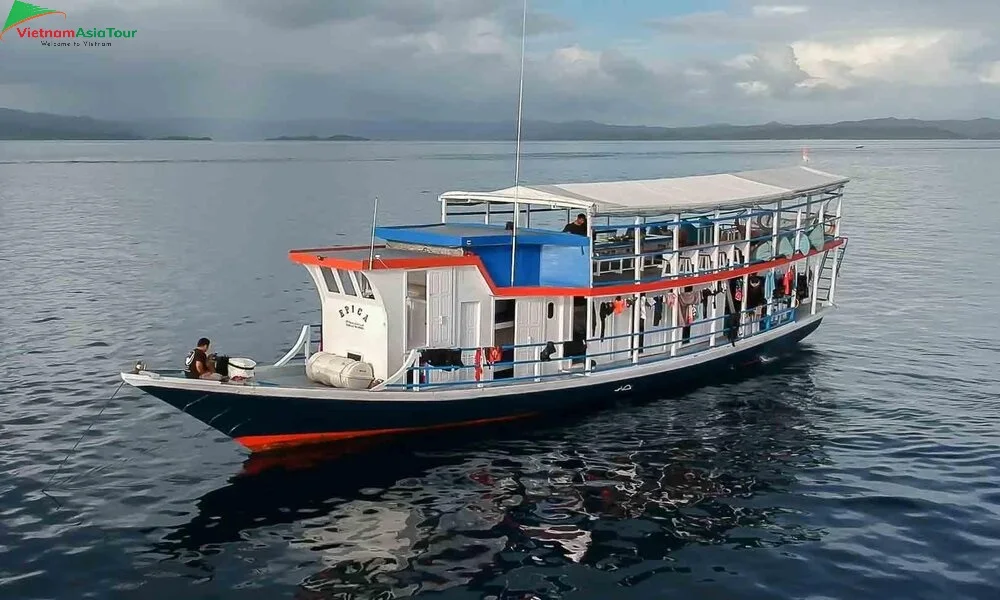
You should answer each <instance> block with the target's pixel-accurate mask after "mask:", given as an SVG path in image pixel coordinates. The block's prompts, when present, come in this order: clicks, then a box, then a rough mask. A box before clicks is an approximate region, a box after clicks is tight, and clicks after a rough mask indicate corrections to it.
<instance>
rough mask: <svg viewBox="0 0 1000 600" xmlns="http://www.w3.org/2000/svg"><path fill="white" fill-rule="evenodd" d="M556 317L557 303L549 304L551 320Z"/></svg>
mask: <svg viewBox="0 0 1000 600" xmlns="http://www.w3.org/2000/svg"><path fill="white" fill-rule="evenodd" d="M555 315H556V305H555V302H549V318H550V319H551V318H552V317H554V316H555Z"/></svg>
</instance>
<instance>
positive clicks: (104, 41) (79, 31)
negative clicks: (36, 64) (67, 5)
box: [0, 0, 137, 47]
mask: <svg viewBox="0 0 1000 600" xmlns="http://www.w3.org/2000/svg"><path fill="white" fill-rule="evenodd" d="M48 15H62V16H63V18H64V19H65V18H66V13H64V12H63V11H61V10H53V9H51V8H45V7H43V6H38V5H35V4H29V3H28V2H21V0H14V4H12V5H11V7H10V12H9V13H8V14H7V20H6V21H5V22H4V24H3V30H2V31H0V40H2V39H3V37H4V34H5V33H7V32H8V31H10V30H11V29H14V30H15V31H16V32H17V37H19V38H27V39H37V40H40V41H41V43H42V45H43V46H64V47H81V46H86V47H101V46H110V45H111V40H122V39H132V38H134V37H135V34H136V32H137V30H135V29H119V28H117V27H91V28H84V27H78V28H76V29H70V28H66V29H43V28H32V27H30V26H27V25H25V26H24V27H21V25H23V24H24V23H27V22H28V21H32V20H34V19H37V18H39V17H45V16H48ZM8 37H9V36H8ZM77 40H82V41H77Z"/></svg>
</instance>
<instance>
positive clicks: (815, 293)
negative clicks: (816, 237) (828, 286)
mask: <svg viewBox="0 0 1000 600" xmlns="http://www.w3.org/2000/svg"><path fill="white" fill-rule="evenodd" d="M825 209H826V204H824V203H822V202H821V203H820V205H819V213H818V215H819V217H818V219H817V220H816V227H819V228H820V231H822V232H823V244H824V245H826V224H825V223H823V219H824V218H826V217H825V215H824V213H825V212H826V211H825ZM815 256H816V257H817V258H818V260H817V261H816V266H815V267H813V280H812V289H811V290H810V295H811V296H812V298H811V300H810V305H809V314H811V315H814V314H816V304H817V301H818V300H819V275H820V269H822V268H823V259H825V258H826V250H820V252H819V253H818V254H816V255H815ZM807 264H808V263H807Z"/></svg>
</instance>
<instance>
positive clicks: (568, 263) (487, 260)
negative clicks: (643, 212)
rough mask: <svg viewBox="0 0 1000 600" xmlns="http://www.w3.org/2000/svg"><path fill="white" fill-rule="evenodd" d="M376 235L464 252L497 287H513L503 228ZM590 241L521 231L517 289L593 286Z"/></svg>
mask: <svg viewBox="0 0 1000 600" xmlns="http://www.w3.org/2000/svg"><path fill="white" fill-rule="evenodd" d="M375 235H376V236H377V237H379V238H381V239H383V240H386V241H388V242H397V243H407V244H418V245H421V246H437V247H445V248H463V249H465V250H467V251H468V252H469V253H471V254H475V255H476V256H478V257H480V258H481V259H482V261H483V266H484V267H485V268H486V271H487V272H488V273H489V275H490V277H491V278H492V279H493V281H494V283H496V285H499V286H502V287H507V286H510V285H512V283H511V281H510V259H511V256H510V253H511V232H510V231H507V230H506V228H504V227H503V226H500V225H486V224H475V223H434V224H430V225H402V226H389V227H376V228H375ZM588 242H589V240H588V239H587V237H586V236H583V235H577V234H574V233H563V232H561V231H549V230H546V229H529V228H524V227H519V228H518V230H517V260H516V268H515V281H514V282H513V285H516V286H556V287H558V286H566V287H579V286H586V285H589V283H590V281H589V277H590V274H589V272H588V271H589V268H590V263H589V261H588V258H587V246H588Z"/></svg>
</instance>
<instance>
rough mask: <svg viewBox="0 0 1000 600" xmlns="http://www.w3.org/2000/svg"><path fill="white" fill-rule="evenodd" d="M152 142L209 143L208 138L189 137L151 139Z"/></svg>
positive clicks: (171, 136) (174, 136) (176, 136)
mask: <svg viewBox="0 0 1000 600" xmlns="http://www.w3.org/2000/svg"><path fill="white" fill-rule="evenodd" d="M153 139H154V140H156V141H158V142H161V141H171V142H174V141H176V142H211V141H212V138H210V137H194V136H190V135H167V136H164V137H158V138H153Z"/></svg>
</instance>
